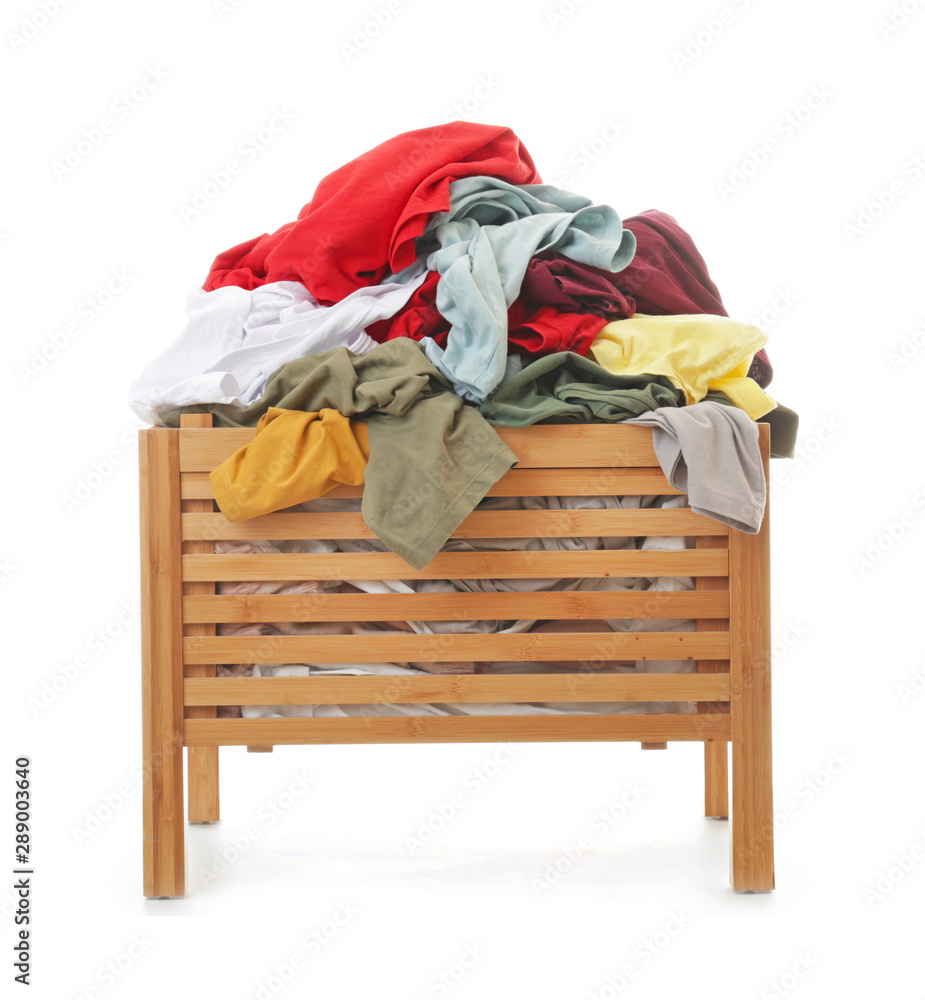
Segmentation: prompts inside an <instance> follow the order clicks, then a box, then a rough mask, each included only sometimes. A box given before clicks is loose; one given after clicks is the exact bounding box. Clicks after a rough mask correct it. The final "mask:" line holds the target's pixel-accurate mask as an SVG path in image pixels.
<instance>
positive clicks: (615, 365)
mask: <svg viewBox="0 0 925 1000" xmlns="http://www.w3.org/2000/svg"><path fill="white" fill-rule="evenodd" d="M767 339H768V338H767V337H766V336H765V334H764V333H762V332H761V330H759V329H758V328H757V327H756V326H751V325H750V324H748V323H740V322H738V321H737V320H734V319H729V318H728V317H726V316H712V315H690V316H641V315H639V314H637V315H635V316H633V317H631V318H630V319H620V320H616V321H614V322H613V323H608V324H607V326H605V327H604V329H603V330H601V332H600V333H599V334H598V335H597V337H596V338H595V340H594V342H593V343H592V344H591V352H590V353H591V357H593V358H594V360H595V361H596V362H597V363H598V364H599V365H601V366H602V367H604V368H606V369H607V371H609V372H612V373H613V374H615V375H642V374H646V375H663V376H665V377H666V378H668V379H670V380H671V382H672V383H673V384H674V385H676V386H677V387H678V388H679V389H681V390H682V392H683V393H684V397H685V400H686V401H687V403H689V404H690V403H698V402H700V400H701V399H703V398H704V396H706V394H707V393H708V392H712V391H714V390H717V391H720V392H724V393H725V394H726V395H727V396H728V397H729V399H730V401H731V402H733V403H734V404H735V405H736V406H738V407H739V408H740V409H742V410H744V411H745V412H746V413H747V414H748V415H749V416H750V417H751V418H752V419H753V420H757V419H758V417H761V416H764V414H765V413H767V412H768V411H769V410H773V409H774V407H775V406H776V405H777V403H775V401H774V400H773V399H772V398H771V397H770V396H769V395H768V394H767V393H766V392H765V391H764V390H763V389H762V388H761V387H760V386H759V385H758V383H757V382H756V381H755V380H754V379H751V378H748V377H747V373H748V368H749V365H750V364H751V361H752V357H753V356H754V354H755V351H757V350H758V348H759V347H762V346H763V345H764V344H765V343H766V342H767Z"/></svg>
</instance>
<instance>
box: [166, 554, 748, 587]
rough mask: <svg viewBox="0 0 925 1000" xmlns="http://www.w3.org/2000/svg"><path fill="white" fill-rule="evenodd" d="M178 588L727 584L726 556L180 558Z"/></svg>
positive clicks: (216, 556) (343, 555)
mask: <svg viewBox="0 0 925 1000" xmlns="http://www.w3.org/2000/svg"><path fill="white" fill-rule="evenodd" d="M182 565H183V579H184V580H214V581H230V580H248V581H264V580H266V581H269V580H447V579H450V580H479V579H485V580H490V579H497V580H500V579H535V578H540V579H542V578H546V577H555V578H556V579H578V578H586V577H603V578H606V577H627V576H649V577H652V576H725V575H726V574H727V572H728V559H727V554H726V552H725V551H720V550H716V551H703V552H699V551H696V550H693V549H679V550H674V551H652V550H647V549H630V550H622V549H617V550H616V551H610V550H604V551H590V552H588V551H585V552H580V551H578V552H440V553H438V554H437V555H436V556H434V558H433V559H431V561H430V562H429V563H428V564H427V565H426V566H424V567H423V568H422V569H412V567H411V566H409V565H408V563H406V562H405V560H404V559H402V558H401V557H400V556H397V555H395V554H394V553H392V552H373V553H369V554H367V553H356V552H331V553H325V554H323V555H302V554H296V553H284V554H283V553H281V554H280V555H243V556H239V555H215V556H183V560H182Z"/></svg>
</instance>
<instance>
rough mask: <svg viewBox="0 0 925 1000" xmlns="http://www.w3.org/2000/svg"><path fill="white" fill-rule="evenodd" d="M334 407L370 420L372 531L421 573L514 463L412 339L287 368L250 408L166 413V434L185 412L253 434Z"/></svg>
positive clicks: (366, 505)
mask: <svg viewBox="0 0 925 1000" xmlns="http://www.w3.org/2000/svg"><path fill="white" fill-rule="evenodd" d="M271 406H274V407H280V408H282V409H288V410H308V411H316V410H321V409H324V408H325V407H328V408H330V409H334V410H339V411H340V412H341V413H343V414H344V415H345V416H348V417H353V418H359V419H365V420H366V423H367V427H368V429H369V448H370V455H369V464H368V465H367V466H366V487H365V489H364V491H363V506H362V511H363V519H364V520H365V521H366V523H367V525H368V526H369V527H370V528H371V529H372V530H373V531H374V532H375V533H376V534H377V535H378V536H379V538H381V539H382V541H383V542H385V544H386V545H388V546H389V548H390V549H392V551H393V552H395V553H397V554H398V555H400V556H401V557H402V559H404V560H405V561H406V562H408V563H410V565H411V566H413V567H414V568H415V569H421V568H422V567H423V566H426V565H427V563H429V562H430V561H431V559H432V558H433V557H434V555H436V553H437V552H438V551H439V550H440V548H441V547H442V545H443V544H444V543H445V542H446V540H447V539H448V538H449V536H450V535H451V534H452V532H453V531H454V530H455V529H456V528H457V527H458V526H459V523H460V522H461V521H462V520H463V518H464V517H466V515H467V514H469V513H470V512H471V511H472V509H473V508H474V507H475V505H476V504H477V503H478V502H479V501H480V500H481V499H482V498H483V497H484V496H485V494H486V493H487V492H488V490H489V488H490V487H491V486H492V485H493V484H494V483H496V482H497V481H498V479H500V478H501V476H503V475H504V473H505V472H507V471H508V469H510V468H511V466H512V465H515V464H516V462H517V456H516V455H515V454H514V452H512V451H511V449H510V448H508V447H507V445H506V444H505V443H504V442H503V441H502V440H501V438H500V437H498V434H497V433H496V432H495V431H494V430H492V428H491V426H490V425H489V424H488V423H487V422H486V420H485V418H484V417H483V416H482V415H481V414H480V413H479V411H478V410H477V409H475V408H474V407H472V406H466V405H465V404H464V403H463V401H462V399H460V398H459V396H457V395H456V394H455V393H454V392H453V391H452V389H451V388H450V383H449V382H448V381H447V380H446V379H445V378H444V377H443V376H442V375H441V374H440V372H438V371H437V369H436V368H435V367H434V366H433V365H432V364H431V363H430V362H429V361H428V360H427V358H426V357H425V356H424V352H423V349H422V348H421V345H420V344H419V343H418V342H417V341H415V340H411V339H409V338H407V337H400V338H396V339H395V340H389V341H386V342H385V343H384V344H380V345H379V346H378V347H376V348H374V349H373V350H372V351H370V352H369V353H368V354H354V353H353V352H352V351H348V350H347V348H346V347H337V348H334V349H333V350H330V351H323V352H322V353H320V354H313V355H309V356H308V357H305V358H299V359H298V360H296V361H290V362H288V363H287V364H284V365H283V366H282V367H281V368H278V369H277V370H276V371H275V372H274V373H273V374H272V375H271V376H270V378H269V379H268V380H267V387H266V391H265V392H264V394H263V395H262V396H261V397H260V399H258V400H255V401H254V402H253V403H251V404H250V405H249V406H246V407H240V406H231V405H229V404H227V403H211V404H197V405H195V406H183V407H179V408H177V409H173V410H165V411H163V412H162V413H161V414H160V417H161V420H163V422H164V423H165V424H166V425H167V426H168V427H178V426H179V425H180V414H181V413H211V414H212V415H213V420H214V423H215V425H216V426H219V427H254V426H256V424H257V421H258V420H259V419H260V418H261V417H262V416H263V414H264V413H266V411H267V410H268V409H269V408H270V407H271Z"/></svg>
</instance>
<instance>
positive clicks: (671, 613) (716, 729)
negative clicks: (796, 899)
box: [140, 414, 774, 897]
mask: <svg viewBox="0 0 925 1000" xmlns="http://www.w3.org/2000/svg"><path fill="white" fill-rule="evenodd" d="M211 419H212V418H211V415H208V414H206V415H200V414H196V415H185V416H184V417H183V418H182V425H181V427H180V429H176V430H175V429H167V428H153V429H150V430H143V431H141V432H140V465H141V594H142V683H143V743H144V894H145V895H146V896H151V897H168V896H182V895H183V894H184V892H185V872H184V854H185V852H184V826H185V824H184V801H183V800H184V796H183V753H182V748H183V747H188V748H189V752H188V755H187V761H188V785H189V802H188V818H189V820H190V821H199V822H203V821H214V820H218V818H219V795H218V748H219V747H220V746H240V745H244V746H248V747H249V748H250V749H251V750H267V749H271V748H272V747H273V746H274V745H282V744H315V743H480V742H494V741H533V742H551V741H562V740H577V741H610V740H622V741H639V742H640V743H642V745H643V747H644V748H663V747H664V746H665V745H667V741H670V740H694V741H701V742H703V743H704V752H705V772H706V793H705V812H706V815H707V816H715V817H725V816H727V814H728V792H727V743H730V742H731V744H732V812H731V818H732V830H731V882H732V886H733V888H734V889H736V890H742V891H749V890H768V889H773V887H774V860H773V815H772V799H771V676H770V667H771V661H770V622H769V605H770V580H769V534H768V516H767V514H766V515H765V519H764V524H763V526H762V528H761V531H760V532H759V533H758V534H757V535H748V534H744V533H743V532H740V531H736V530H734V529H727V528H726V527H725V526H723V525H722V524H719V523H718V522H716V521H714V520H712V519H710V518H707V517H704V516H701V515H698V514H694V513H693V512H691V511H690V510H685V509H673V510H672V509H667V510H663V509H651V510H650V509H641V510H543V511H528V510H506V511H481V512H480V511H476V512H474V513H473V514H471V515H470V516H469V517H468V518H467V519H466V520H465V521H464V522H463V523H462V525H461V526H460V527H459V529H458V530H457V531H456V532H455V533H454V537H470V538H486V537H487V538H498V537H516V538H524V537H543V536H545V537H570V536H585V537H587V536H619V535H624V536H626V535H629V536H640V535H664V536H669V535H686V536H696V539H697V547H696V549H687V550H683V551H678V550H674V551H649V550H636V549H630V550H599V551H540V552H537V551H527V552H524V551H510V552H457V553H441V554H439V555H437V556H436V557H435V558H434V560H433V561H432V562H431V563H430V564H429V565H428V566H426V567H425V568H424V569H423V570H413V569H411V567H410V566H408V564H407V563H405V562H404V560H402V559H401V558H399V557H398V556H396V555H394V554H393V553H389V552H387V553H373V554H354V553H349V554H348V553H340V552H335V553H331V554H324V555H305V554H279V555H216V554H214V552H213V542H214V541H215V540H216V539H288V538H371V537H374V536H373V535H372V534H371V532H370V531H369V530H368V529H367V527H366V525H365V523H364V522H363V520H362V517H361V515H360V514H358V513H299V514H270V515H266V516H264V517H259V518H253V519H251V520H248V521H241V522H237V523H231V522H228V521H227V520H226V519H225V518H224V517H223V516H222V515H221V514H220V513H217V511H216V508H215V504H214V502H213V494H212V489H211V485H210V482H209V475H208V474H209V472H210V471H211V470H212V469H213V468H215V466H217V465H218V464H219V463H220V462H222V461H223V460H224V459H225V458H226V457H227V456H228V455H229V454H231V452H233V451H234V450H235V449H237V448H239V447H240V446H241V445H243V444H245V443H247V442H248V441H249V440H251V439H252V438H253V436H254V433H255V432H254V431H253V430H250V429H248V430H236V429H234V430H229V429H219V428H213V427H212V426H211ZM759 432H760V442H761V451H762V455H763V459H764V463H765V470H766V471H767V465H768V454H769V447H768V445H769V439H768V425H767V424H759ZM499 433H500V434H501V436H502V437H503V438H504V440H505V441H506V443H507V444H508V445H509V446H510V447H511V448H512V450H513V451H514V452H515V453H516V454H517V455H518V456H519V459H520V462H519V464H518V465H517V466H516V467H515V468H514V469H512V470H511V471H510V472H508V473H507V474H506V475H505V476H504V477H503V478H502V479H501V480H499V481H498V483H497V484H496V485H495V486H494V487H493V488H492V489H491V490H490V491H489V495H490V496H563V495H571V496H591V495H612V496H625V495H634V494H635V495H647V494H674V493H677V492H678V491H677V490H675V489H673V488H672V487H671V486H670V485H669V484H668V481H667V480H666V479H665V477H664V475H663V474H662V472H661V469H660V468H659V466H658V462H657V460H656V457H655V453H654V451H653V447H652V431H651V429H649V428H643V427H633V426H627V425H622V424H614V425H610V424H569V425H555V426H550V425H544V426H539V425H538V426H534V427H530V428H526V429H523V430H513V429H501V430H500V431H499ZM361 493H362V487H340V488H338V489H337V490H335V491H334V492H333V493H331V494H328V495H329V496H341V497H345V496H354V497H355V496H360V495H361ZM655 575H662V576H693V577H696V579H697V589H696V591H682V592H657V593H645V592H601V593H595V592H572V593H563V592H535V593H486V594H483V593H454V594H446V593H438V594H325V595H317V594H308V595H280V594H273V595H263V596H216V594H215V583H216V582H217V581H229V580H265V581H273V580H321V579H335V580H344V579H347V580H349V579H380V580H401V579H405V580H408V579H447V578H452V579H464V578H471V579H479V578H482V579H484V578H495V579H497V578H505V577H506V578H510V579H515V578H521V579H523V578H527V577H538V578H548V577H555V578H560V577H604V576H615V577H627V576H629V577H632V576H647V577H651V576H655ZM454 617H458V618H468V619H480V618H481V619H504V618H510V619H517V618H540V619H555V620H564V619H573V618H646V619H651V618H693V619H696V620H697V631H696V632H660V633H659V632H656V633H645V632H635V633H578V634H576V633H567V634H566V633H560V634H555V633H542V634H541V633H537V634H530V633H526V634H517V635H513V634H505V635H502V634H476V635H471V634H468V635H446V634H441V635H417V634H398V635H392V634H387V635H381V636H378V635H377V636H369V635H358V636H350V635H348V636H342V635H341V636H281V637H272V638H270V637H219V636H216V634H215V633H216V624H217V623H223V622H242V621H244V622H262V621H267V622H280V621H309V620H318V621H387V620H409V621H413V620H418V621H420V620H430V621H436V620H446V619H450V618H454ZM545 659H573V660H575V661H576V672H575V673H574V674H548V673H547V674H532V675H531V674H508V675H504V676H484V675H464V674H454V675H423V676H421V677H404V676H402V677H394V676H389V677H373V676H356V677H350V676H339V677H317V676H313V677H297V678H292V677H290V678H279V677H261V678H256V677H237V678H216V676H215V673H216V664H219V663H238V662H239V663H261V662H263V663H297V662H301V661H312V662H325V663H327V662H341V661H342V662H371V661H382V660H396V661H418V662H420V661H428V660H433V661H442V662H447V661H471V660H481V661H484V660H522V661H528V662H529V661H542V660H545ZM613 659H628V660H635V659H656V660H660V659H692V660H696V661H697V670H698V672H697V673H694V674H613V673H610V674H604V673H595V672H594V671H593V670H591V669H582V661H584V662H585V663H586V664H590V663H593V662H594V661H595V660H597V661H600V660H613ZM549 701H554V702H568V701H572V702H578V701H582V702H588V701H602V702H603V701H610V702H614V701H624V702H637V701H638V702H644V701H659V702H662V701H665V702H671V701H696V702H698V713H697V714H695V715H691V714H661V715H650V714H638V715H637V714H623V715H603V714H602V715H587V714H585V715H559V716H549V715H546V716H522V715H518V716H493V717H490V716H481V717H470V716H426V717H418V716H416V717H388V718H282V719H281V718H271V719H241V718H238V719H218V718H216V706H218V705H264V704H349V703H352V704H377V703H382V702H387V703H391V704H408V703H415V702H434V703H453V702H456V703H460V702H484V703H490V702H549Z"/></svg>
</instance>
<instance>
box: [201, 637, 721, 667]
mask: <svg viewBox="0 0 925 1000" xmlns="http://www.w3.org/2000/svg"><path fill="white" fill-rule="evenodd" d="M728 655H729V635H728V633H725V632H713V633H706V632H705V633H703V634H698V633H696V632H584V633H582V632H560V633H556V632H522V633H516V634H507V635H505V634H501V633H494V634H492V633H489V634H487V635H467V634H462V635H412V634H397V635H396V634H394V633H386V634H383V635H346V636H345V635H331V636H328V635H321V636H290V635H282V636H276V635H273V636H246V637H236V636H228V637H225V636H221V637H217V638H211V637H209V636H202V637H199V636H188V637H186V638H184V640H183V660H184V663H379V662H383V661H385V662H396V661H399V662H405V661H411V662H419V661H422V662H430V661H434V662H446V663H460V662H465V661H469V660H479V661H485V660H524V661H528V662H536V661H541V660H574V661H587V662H604V661H608V660H690V659H699V658H702V657H709V658H719V657H724V656H728Z"/></svg>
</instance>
